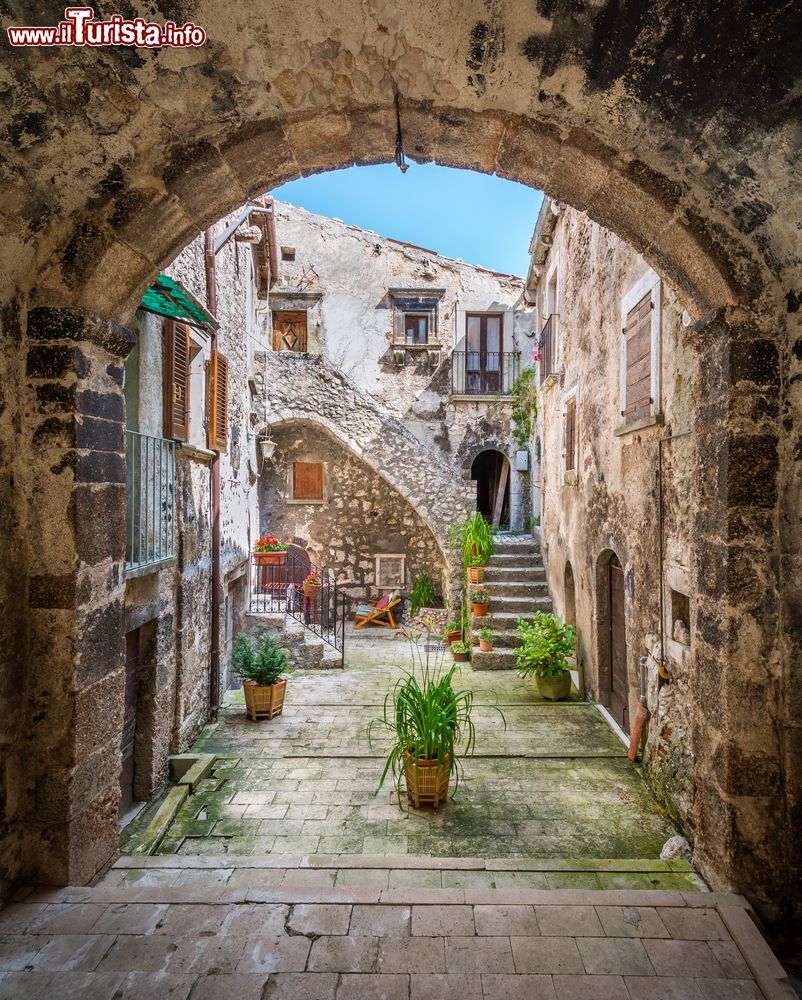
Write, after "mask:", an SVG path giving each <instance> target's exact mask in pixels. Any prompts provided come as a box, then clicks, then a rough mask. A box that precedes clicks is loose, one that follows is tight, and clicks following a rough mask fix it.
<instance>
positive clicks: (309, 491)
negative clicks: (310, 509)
mask: <svg viewBox="0 0 802 1000" xmlns="http://www.w3.org/2000/svg"><path fill="white" fill-rule="evenodd" d="M292 498H293V500H322V499H323V463H322V462H294V463H293V466H292Z"/></svg>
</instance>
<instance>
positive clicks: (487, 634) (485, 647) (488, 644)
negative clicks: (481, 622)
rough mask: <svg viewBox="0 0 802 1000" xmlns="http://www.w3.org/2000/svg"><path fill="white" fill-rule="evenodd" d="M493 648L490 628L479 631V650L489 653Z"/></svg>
mask: <svg viewBox="0 0 802 1000" xmlns="http://www.w3.org/2000/svg"><path fill="white" fill-rule="evenodd" d="M492 648H493V633H492V632H491V631H490V629H489V628H482V629H479V649H480V650H481V651H482V652H483V653H489V652H490V650H491V649H492Z"/></svg>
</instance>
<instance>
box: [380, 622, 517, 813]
mask: <svg viewBox="0 0 802 1000" xmlns="http://www.w3.org/2000/svg"><path fill="white" fill-rule="evenodd" d="M401 634H402V635H403V636H404V637H405V638H406V639H408V641H409V644H410V650H411V653H412V669H411V670H410V671H409V672H407V673H406V674H404V675H403V676H402V677H401V678H400V679H399V680H398V681H397V682H396V684H395V686H394V687H393V688H392V690H391V691H390V692H389V693H388V695H387V697H386V698H385V699H384V712H383V714H382V716H381V717H380V718H378V719H373V720H372V722H371V723H370V724H369V725H368V727H367V734H368V738H369V739H371V737H372V733H373V729H374V727H375V726H378V727H379V728H380V729H382V730H383V731H384V732H385V733H386V734H387V735H389V737H390V742H391V745H390V750H389V752H388V754H387V759H386V761H385V764H384V770H383V771H382V775H381V778H380V779H379V786H378V788H377V789H376V791H377V793H378V792H379V790H380V789H381V788H382V786H383V785H384V782H385V780H386V779H387V776H388V775H389V774H391V775H392V777H393V781H394V784H395V787H396V792H397V794H398V805H399V808H402V805H401V781H402V779H403V781H404V783H405V784H406V792H407V802H408V803H409V804H411V805H413V806H414V807H415V808H416V809H419V808H420V806H421V805H423V804H429V805H432V806H434V808H435V809H436V808H437V807H438V806H439V805H440V804H441V803H443V802H445V801H446V799H447V797H448V787H449V781H450V778H451V775H452V774H453V775H454V778H455V782H454V793H456V790H457V787H458V785H459V780H460V775H461V772H462V759H463V758H464V757H469V756H470V755H471V754H472V753H473V750H474V741H475V732H474V727H473V722H472V721H471V712H472V709H473V692H472V691H467V690H466V691H455V690H454V687H453V683H452V681H453V678H454V673H455V671H456V669H457V668H456V666H455V665H454V664H452V665H451V667H450V668H449V669H448V670H446V669H444V668H443V667H442V666H441V663H442V652H441V651H442V648H443V647H442V646H438V645H436V644H432V642H431V638H432V634H431V630H430V631H429V633H428V634H427V635H426V636H425V640H424V641H421V640H422V638H423V636H422V634H420V633H414V632H410V631H409V630H402V632H401ZM483 707H491V708H495V709H496V711H497V712H498V713H499V714H500V715H501V718H502V720H504V725H505V728H506V719H504V714H503V712H502V711H501V709H499V708H498V707H497V706H495V705H492V706H483Z"/></svg>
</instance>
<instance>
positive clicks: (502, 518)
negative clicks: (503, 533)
mask: <svg viewBox="0 0 802 1000" xmlns="http://www.w3.org/2000/svg"><path fill="white" fill-rule="evenodd" d="M471 479H474V480H476V509H477V510H478V511H479V513H480V514H482V515H483V516H484V517H485V519H486V520H487V521H489V522H490V523H491V524H493V525H498V526H499V527H504V528H508V527H509V526H510V460H509V459H508V458H507V456H506V455H505V454H503V453H502V452H500V451H496V450H495V449H494V448H488V449H487V450H486V451H481V452H479V454H478V455H477V456H476V458H475V459H474V460H473V462H472V464H471Z"/></svg>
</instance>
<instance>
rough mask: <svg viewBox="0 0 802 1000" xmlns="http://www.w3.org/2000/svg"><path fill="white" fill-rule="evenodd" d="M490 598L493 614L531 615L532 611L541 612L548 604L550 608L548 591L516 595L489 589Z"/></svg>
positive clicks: (493, 588)
mask: <svg viewBox="0 0 802 1000" xmlns="http://www.w3.org/2000/svg"><path fill="white" fill-rule="evenodd" d="M491 590H492V592H493V593H492V595H491V597H490V602H491V606H492V608H493V614H496V613H497V612H505V611H509V612H515V613H516V614H521V615H531V614H532V612H533V611H542V610H543V609H544V608H545V606H546V605H547V604H548V606H549V607H551V598H550V597H549V595H548V591H546V592H545V593H540V594H522V593H520V591H519V592H518V593H516V594H512V593H509V592H504V593H500V592H499V591H498V590H497V589H496V588H495V587H492V588H491Z"/></svg>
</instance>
